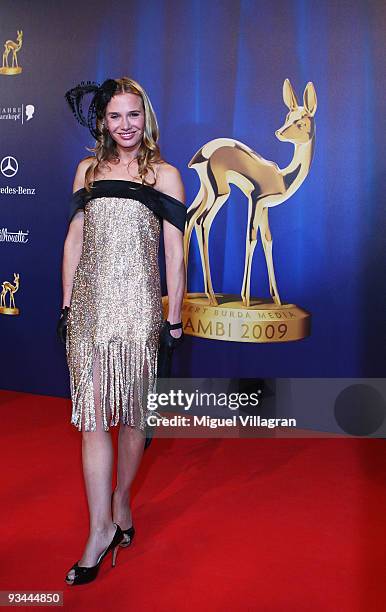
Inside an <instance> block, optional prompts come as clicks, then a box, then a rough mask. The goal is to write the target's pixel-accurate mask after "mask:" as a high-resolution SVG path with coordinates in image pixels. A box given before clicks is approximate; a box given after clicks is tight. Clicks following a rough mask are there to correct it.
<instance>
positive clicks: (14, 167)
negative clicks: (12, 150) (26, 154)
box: [0, 155, 19, 178]
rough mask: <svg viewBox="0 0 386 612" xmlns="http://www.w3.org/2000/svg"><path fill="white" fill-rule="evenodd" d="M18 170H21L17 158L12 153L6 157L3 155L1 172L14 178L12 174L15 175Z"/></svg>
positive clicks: (0, 166)
mask: <svg viewBox="0 0 386 612" xmlns="http://www.w3.org/2000/svg"><path fill="white" fill-rule="evenodd" d="M18 170H19V164H18V163H17V159H15V158H14V157H12V156H11V155H7V156H6V157H3V159H2V160H1V162H0V171H1V174H3V175H4V176H6V177H7V178H12V176H15V174H16V173H17V171H18Z"/></svg>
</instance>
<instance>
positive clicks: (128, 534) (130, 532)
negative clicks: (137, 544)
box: [111, 491, 135, 548]
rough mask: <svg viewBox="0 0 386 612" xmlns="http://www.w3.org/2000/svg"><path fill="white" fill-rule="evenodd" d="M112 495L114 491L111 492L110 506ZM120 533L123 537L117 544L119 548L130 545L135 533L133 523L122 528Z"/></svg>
mask: <svg viewBox="0 0 386 612" xmlns="http://www.w3.org/2000/svg"><path fill="white" fill-rule="evenodd" d="M113 495H114V491H113V492H112V493H111V507H112V506H113ZM122 533H123V535H124V538H123V540H122V542H121V543H120V544H119V546H120V547H121V548H127V547H128V546H130V544H131V543H132V541H133V540H134V535H135V529H134V525H132V526H131V527H129V528H128V529H122Z"/></svg>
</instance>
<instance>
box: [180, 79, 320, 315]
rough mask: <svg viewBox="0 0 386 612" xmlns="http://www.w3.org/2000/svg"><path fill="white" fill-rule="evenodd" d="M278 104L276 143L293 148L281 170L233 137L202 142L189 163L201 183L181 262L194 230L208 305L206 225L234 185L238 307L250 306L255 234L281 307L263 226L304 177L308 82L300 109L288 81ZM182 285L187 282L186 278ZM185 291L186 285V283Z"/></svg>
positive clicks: (308, 145)
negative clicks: (241, 203)
mask: <svg viewBox="0 0 386 612" xmlns="http://www.w3.org/2000/svg"><path fill="white" fill-rule="evenodd" d="M283 99H284V103H285V105H286V106H287V107H288V109H289V113H288V114H287V117H286V120H285V123H284V125H283V126H282V127H281V128H280V129H279V130H277V131H276V132H275V134H276V136H277V138H278V139H279V140H281V141H284V142H291V143H293V144H294V146H295V150H294V155H293V158H292V161H291V162H290V164H289V165H288V166H287V167H286V168H279V167H278V166H277V164H275V163H274V162H272V161H268V160H266V159H264V158H263V157H261V156H260V155H259V154H258V153H256V152H255V151H253V150H252V149H250V148H249V147H248V146H246V145H245V144H243V143H242V142H239V141H237V140H233V139H232V138H217V139H215V140H211V141H210V142H208V143H206V144H205V145H204V146H203V147H202V148H201V149H200V150H199V151H197V153H196V154H195V155H194V157H193V158H192V159H191V160H190V162H189V164H188V166H189V168H194V169H195V170H196V172H197V173H198V176H199V178H200V183H201V184H200V190H199V192H198V194H197V196H196V198H195V199H194V201H193V203H192V204H191V206H190V207H189V209H188V211H187V221H186V229H185V235H184V259H185V266H186V271H187V268H188V258H189V246H190V238H191V234H192V230H193V228H194V229H195V230H196V234H197V240H198V245H199V249H200V256H201V264H202V269H203V274H204V285H205V293H206V295H207V297H208V299H209V304H210V305H213V306H216V305H217V304H218V302H217V298H216V296H215V293H214V290H213V285H212V280H211V274H210V265H209V232H210V228H211V224H212V222H213V220H214V218H215V216H216V215H217V213H218V212H219V210H220V208H221V207H222V206H223V204H225V202H226V201H227V200H228V198H229V195H230V184H234V185H236V186H237V187H239V189H241V191H242V192H243V193H244V195H245V196H246V197H247V199H248V225H247V232H246V249H245V266H244V278H243V283H242V289H241V298H242V302H243V306H244V307H246V308H248V307H249V305H250V282H251V267H252V259H253V252H254V250H255V247H256V242H257V234H258V230H259V229H260V235H261V241H262V245H263V249H264V255H265V260H266V264H267V269H268V277H269V291H270V294H271V297H272V298H273V301H274V303H275V304H276V305H279V306H280V305H281V301H280V297H279V292H278V289H277V285H276V280H275V272H274V266H273V259H272V235H271V232H270V228H269V224H268V208H270V207H271V206H277V205H278V204H282V203H283V202H285V201H286V200H288V198H290V197H291V196H292V195H293V194H294V193H295V191H296V190H297V189H298V188H299V187H300V185H301V184H302V183H303V181H304V179H305V178H306V176H307V174H308V172H309V169H310V166H311V162H312V158H313V152H314V142H315V122H314V115H315V111H316V106H317V100H316V93H315V88H314V86H313V84H312V83H311V82H309V83H307V86H306V88H305V90H304V93H303V106H299V103H298V101H297V99H296V95H295V92H294V90H293V88H292V86H291V83H290V81H289V80H288V79H285V81H284V84H283ZM186 280H187V279H186ZM186 287H187V283H186Z"/></svg>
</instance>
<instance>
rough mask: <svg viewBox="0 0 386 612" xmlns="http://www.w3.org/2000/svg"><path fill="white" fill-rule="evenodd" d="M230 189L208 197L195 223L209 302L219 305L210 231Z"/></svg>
mask: <svg viewBox="0 0 386 612" xmlns="http://www.w3.org/2000/svg"><path fill="white" fill-rule="evenodd" d="M229 193H230V191H228V192H227V193H225V194H222V195H217V197H215V196H214V194H213V199H212V197H211V198H210V200H209V198H208V200H209V201H208V204H207V207H206V210H205V211H204V212H203V213H202V214H201V215H200V216H199V218H198V219H197V223H196V225H195V230H196V234H197V242H198V246H199V249H200V255H201V263H202V269H203V271H204V285H205V293H206V295H207V297H208V299H209V304H211V305H212V306H217V304H218V302H217V298H216V296H215V294H214V290H213V284H212V277H211V273H210V262H209V232H210V228H211V225H212V221H213V219H214V218H215V216H216V215H217V213H218V211H219V210H220V208H221V206H222V205H223V204H224V203H225V202H226V201H227V199H228V197H229Z"/></svg>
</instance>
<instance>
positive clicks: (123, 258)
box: [66, 197, 163, 431]
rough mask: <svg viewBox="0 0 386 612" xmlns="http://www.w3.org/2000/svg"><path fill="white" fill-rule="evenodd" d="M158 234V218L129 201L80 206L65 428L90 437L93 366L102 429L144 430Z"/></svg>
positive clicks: (151, 381) (154, 338)
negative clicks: (96, 374) (69, 412)
mask: <svg viewBox="0 0 386 612" xmlns="http://www.w3.org/2000/svg"><path fill="white" fill-rule="evenodd" d="M159 235H160V220H159V218H158V217H157V216H156V215H155V214H154V213H153V212H152V211H151V210H149V209H148V208H147V207H146V206H145V205H144V204H143V203H142V202H139V201H137V200H135V199H129V198H116V197H100V198H94V199H92V200H91V201H90V202H88V203H87V204H86V206H85V209H84V225H83V248H82V254H81V258H80V261H79V264H78V266H77V269H76V271H75V275H74V281H73V290H72V296H71V303H70V311H69V317H68V328H67V340H66V354H67V363H68V367H69V372H70V388H71V398H72V416H71V423H73V424H74V425H75V426H76V427H77V428H78V429H79V430H84V431H95V430H96V419H95V409H96V407H95V402H94V391H93V386H94V384H95V380H94V374H93V372H94V365H95V363H99V366H100V376H99V392H100V406H99V409H100V410H101V413H102V417H103V428H104V430H105V431H108V430H109V427H110V426H111V425H112V426H115V425H117V424H118V423H119V422H120V421H121V422H123V423H125V424H128V425H132V426H134V427H137V428H139V429H141V430H142V431H144V430H145V428H146V418H147V416H148V414H149V412H148V410H147V407H146V397H147V393H149V392H150V393H152V392H155V384H156V368H157V357H158V343H159V334H160V330H161V325H162V320H163V312H162V302H161V286H160V276H159V267H158V246H159ZM96 360H98V361H97V362H96Z"/></svg>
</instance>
